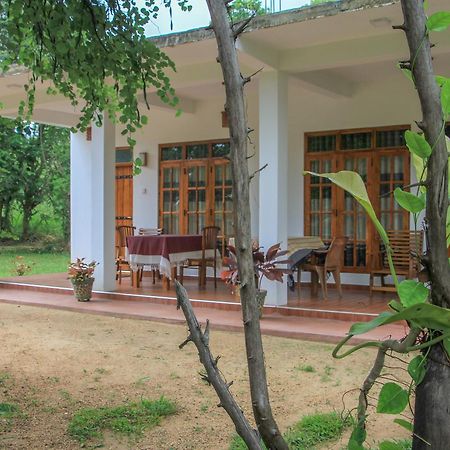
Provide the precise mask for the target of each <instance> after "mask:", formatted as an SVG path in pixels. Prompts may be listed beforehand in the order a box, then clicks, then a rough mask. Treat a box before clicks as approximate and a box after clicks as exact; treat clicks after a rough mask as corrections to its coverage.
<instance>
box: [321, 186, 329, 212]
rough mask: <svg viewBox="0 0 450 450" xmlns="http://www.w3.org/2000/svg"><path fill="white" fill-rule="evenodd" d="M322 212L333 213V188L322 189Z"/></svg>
mask: <svg viewBox="0 0 450 450" xmlns="http://www.w3.org/2000/svg"><path fill="white" fill-rule="evenodd" d="M322 211H331V186H327V187H324V188H322Z"/></svg>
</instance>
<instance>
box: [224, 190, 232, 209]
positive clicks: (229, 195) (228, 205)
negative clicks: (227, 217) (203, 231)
mask: <svg viewBox="0 0 450 450" xmlns="http://www.w3.org/2000/svg"><path fill="white" fill-rule="evenodd" d="M232 209H233V191H232V189H230V188H227V189H225V210H227V211H232Z"/></svg>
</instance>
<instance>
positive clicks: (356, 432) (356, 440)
mask: <svg viewBox="0 0 450 450" xmlns="http://www.w3.org/2000/svg"><path fill="white" fill-rule="evenodd" d="M366 436H367V432H366V430H365V428H363V427H361V426H358V425H356V426H355V428H353V431H352V434H351V436H350V439H349V441H348V447H347V448H348V450H364V447H363V446H362V443H363V442H364V441H365V440H366Z"/></svg>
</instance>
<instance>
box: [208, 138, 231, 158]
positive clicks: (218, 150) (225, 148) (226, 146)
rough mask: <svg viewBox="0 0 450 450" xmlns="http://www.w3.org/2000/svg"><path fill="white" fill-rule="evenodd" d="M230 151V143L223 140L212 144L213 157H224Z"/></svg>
mask: <svg viewBox="0 0 450 450" xmlns="http://www.w3.org/2000/svg"><path fill="white" fill-rule="evenodd" d="M229 153H230V143H229V142H223V143H217V144H212V156H213V157H215V158H216V157H223V156H227V155H228V154H229Z"/></svg>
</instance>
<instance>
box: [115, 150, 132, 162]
mask: <svg viewBox="0 0 450 450" xmlns="http://www.w3.org/2000/svg"><path fill="white" fill-rule="evenodd" d="M132 161H133V150H131V149H130V148H125V149H116V163H129V162H132Z"/></svg>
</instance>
